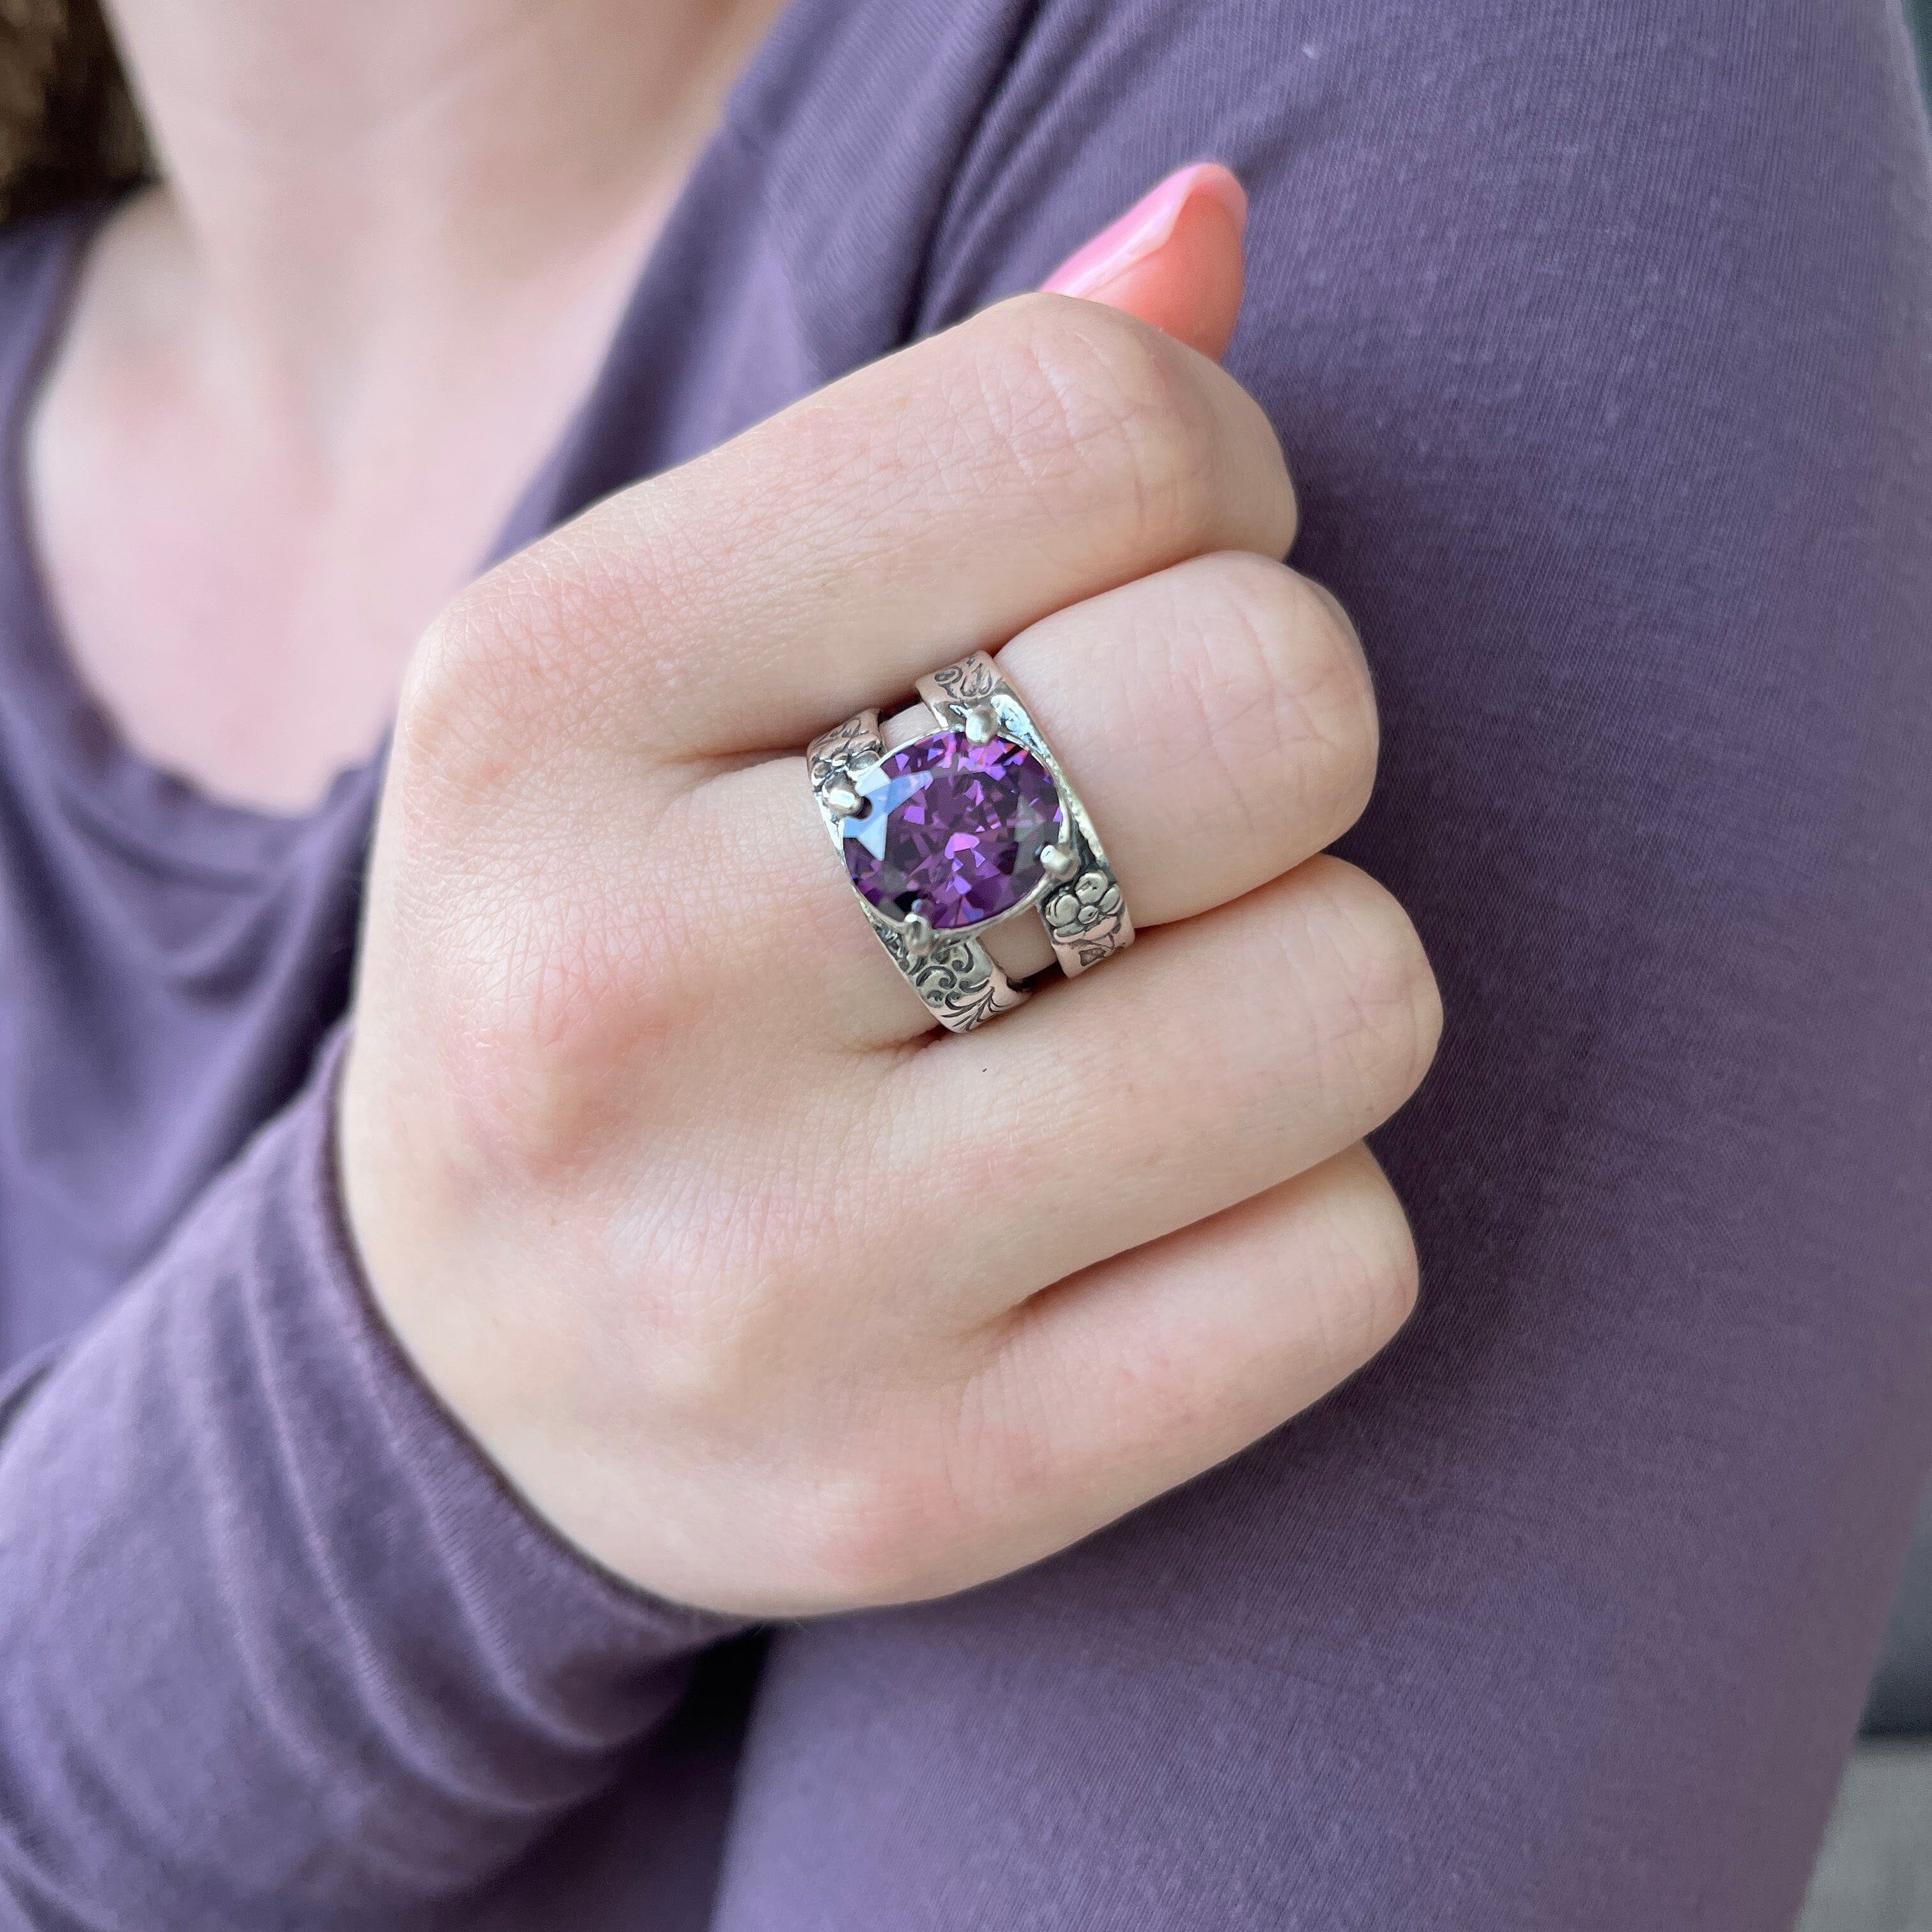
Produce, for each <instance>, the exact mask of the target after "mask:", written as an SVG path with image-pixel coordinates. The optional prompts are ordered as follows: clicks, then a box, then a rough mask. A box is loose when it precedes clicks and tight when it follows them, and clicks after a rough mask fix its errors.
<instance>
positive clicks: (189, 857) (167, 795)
mask: <svg viewBox="0 0 1932 1932" xmlns="http://www.w3.org/2000/svg"><path fill="white" fill-rule="evenodd" d="M811 4H812V0H788V4H787V5H785V6H784V7H781V9H780V11H779V13H778V17H777V18H776V19H775V20H774V21H773V23H772V25H771V26H769V28H767V29H766V35H765V38H764V40H763V43H761V45H760V46H759V48H758V49H757V50H756V51H755V52H754V53H753V55H752V56H751V59H750V61H749V62H748V64H747V65H746V67H745V70H744V71H743V72H742V73H741V74H739V77H738V79H737V80H736V83H734V85H733V87H732V89H730V92H729V93H728V94H727V98H726V101H725V102H724V108H723V111H722V113H721V115H720V118H719V121H718V124H717V125H716V126H715V127H714V128H713V129H712V130H711V132H710V133H709V135H708V136H706V139H705V140H704V142H703V143H702V144H701V145H700V148H699V151H698V152H697V154H696V156H695V157H694V158H693V161H692V164H691V168H690V169H689V171H688V172H687V174H686V175H685V180H684V181H683V183H682V185H681V187H679V191H678V193H677V194H676V196H675V197H673V202H672V204H671V206H670V209H669V210H668V211H667V214H666V217H665V218H664V220H663V222H662V223H661V224H660V225H659V226H658V230H657V232H656V234H655V236H653V237H652V240H651V242H650V243H649V245H647V246H646V249H645V250H644V251H643V259H642V260H641V261H640V263H639V264H638V266H637V270H636V272H635V273H634V275H633V278H632V281H631V288H630V293H629V294H628V296H627V297H626V299H625V302H624V303H623V305H622V308H620V310H619V314H618V318H617V321H616V326H614V328H613V330H612V332H611V334H610V339H609V341H607V343H606V344H605V345H604V353H603V355H602V356H601V358H600V359H599V360H598V364H597V366H596V367H595V369H594V370H593V371H592V376H591V380H590V381H589V383H588V384H587V385H586V388H585V390H584V392H583V395H582V396H581V398H580V399H579V401H578V402H577V405H576V406H575V407H574V409H573V410H571V412H570V413H569V415H568V416H567V417H566V418H565V421H564V423H563V425H562V428H561V429H560V430H559V433H558V434H557V436H556V439H555V440H554V441H553V443H552V445H551V446H550V450H549V452H548V453H547V455H546V456H545V457H544V460H542V461H541V463H539V464H538V466H537V468H536V469H535V472H533V473H532V475H531V476H530V477H529V478H528V480H527V481H526V483H525V484H524V486H523V489H522V490H521V491H520V493H518V495H517V497H516V499H514V502H513V503H512V505H511V508H510V511H509V513H508V515H507V516H506V517H505V519H504V520H503V522H502V524H501V526H499V529H498V530H497V532H496V538H495V540H494V541H493V542H492V543H491V544H490V546H489V547H488V549H487V550H486V551H485V553H484V556H483V557H482V558H481V560H480V562H479V563H478V566H477V571H476V574H481V573H482V572H483V571H485V570H487V569H488V568H490V567H491V566H492V565H493V564H495V563H496V562H499V561H500V560H501V559H502V558H504V557H505V556H508V555H510V554H511V553H512V552H513V551H514V550H517V549H520V548H521V547H523V545H524V544H526V543H529V542H530V541H532V540H533V539H534V538H535V537H537V536H538V535H541V534H542V532H544V530H546V529H549V528H550V527H551V526H553V524H554V523H556V521H557V520H558V519H559V517H560V516H561V515H562V514H563V512H564V511H565V508H567V507H568V506H567V505H566V503H565V500H564V499H565V496H566V494H567V490H566V479H567V478H568V477H570V475H571V474H572V472H573V470H574V466H575V464H576V460H577V456H578V455H579V453H580V451H581V449H583V445H584V443H585V440H586V437H588V436H589V435H590V434H592V433H593V431H594V430H595V427H596V424H597V422H598V413H599V411H598V405H599V403H600V401H601V398H604V395H606V393H607V391H608V389H610V385H611V381H612V378H613V374H614V372H615V371H616V368H617V367H618V365H619V363H620V362H621V360H622V356H623V354H624V350H625V342H626V340H627V338H628V336H629V335H630V334H631V331H632V329H633V328H634V325H635V320H636V317H637V314H638V311H640V308H643V306H644V305H645V304H646V302H647V300H648V299H649V296H650V293H651V291H652V287H653V284H654V281H655V278H654V275H653V273H652V271H653V269H654V268H655V265H656V263H658V260H659V259H660V256H661V252H662V248H663V243H664V238H665V237H666V236H668V235H669V234H670V233H672V232H673V229H675V228H676V226H677V225H678V223H679V220H681V218H682V217H683V215H684V214H685V211H686V205H687V203H688V202H689V201H690V200H691V197H692V196H693V194H694V191H696V190H697V189H698V187H699V184H700V183H701V182H703V181H704V180H705V179H706V177H707V175H708V174H709V169H710V165H711V164H712V163H713V162H714V160H715V159H716V158H717V157H718V155H719V154H720V153H721V150H723V149H724V148H726V147H727V145H738V144H739V142H740V141H741V139H742V135H741V130H740V128H739V124H738V113H739V109H740V107H741V104H742V103H744V102H745V101H748V100H750V99H751V98H754V96H755V95H757V94H758V93H759V92H760V90H761V89H762V87H763V83H764V80H765V77H766V68H767V67H768V65H769V63H770V62H772V61H773V60H774V59H775V58H777V56H778V43H781V42H782V41H784V40H785V39H786V38H787V35H788V34H789V33H790V31H791V30H793V29H794V28H796V26H797V24H798V19H799V16H800V15H801V14H802V13H805V11H807V10H808V7H810V5H811ZM122 199H124V196H123V195H121V194H115V195H113V196H107V197H105V198H104V199H101V200H98V201H95V202H86V203H83V204H81V205H78V206H77V207H74V208H65V209H62V210H60V211H58V212H56V213H55V214H52V215H50V216H47V217H43V220H45V221H46V222H47V223H49V225H51V226H54V228H55V238H54V240H53V242H52V247H51V248H50V249H49V257H48V259H47V260H46V263H44V265H43V266H40V269H39V278H40V279H39V286H38V287H37V289H36V290H35V291H34V296H33V297H32V304H33V308H32V313H31V320H30V321H29V322H28V325H27V326H26V328H25V329H23V330H22V332H21V333H20V335H19V336H18V337H17V338H16V344H15V346H14V347H13V349H12V350H11V352H10V353H0V380H4V381H5V394H4V395H0V496H4V497H5V499H6V500H5V505H4V508H0V590H4V595H5V603H6V608H5V610H4V612H0V653H4V655H6V656H7V657H9V658H11V659H12V660H13V667H14V670H15V675H14V676H11V677H9V678H8V679H6V680H5V682H6V684H7V685H13V686H15V687H17V688H16V690H15V691H12V692H9V691H7V690H5V688H0V705H4V704H5V703H7V701H8V700H10V699H17V700H20V701H21V703H23V706H24V708H25V709H26V712H27V713H28V724H29V726H30V728H31V733H32V736H33V738H34V742H35V745H36V748H37V751H38V753H39V754H40V757H41V759H42V760H43V761H44V763H46V766H47V767H48V769H49V773H50V775H52V778H53V779H54V781H55V783H56V784H58V787H59V789H60V790H61V792H62V794H63V799H64V802H65V805H67V807H68V809H69V810H70V811H72V812H73V813H74V814H75V815H76V816H77V817H79V818H80V819H81V820H83V822H85V823H87V824H89V826H90V827H91V828H92V829H93V830H94V831H95V832H96V833H97V834H98V835H101V836H103V837H104V838H107V839H108V840H110V841H111V842H112V843H113V844H115V845H116V846H117V847H119V848H121V850H124V851H125V852H126V853H128V854H129V855H130V856H133V857H136V858H137V859H139V860H140V861H141V862H144V863H145V864H146V865H149V866H151V867H157V868H166V869H168V870H170V871H176V872H187V873H190V874H193V875H195V876H196V877H200V878H202V879H204V880H216V879H229V880H236V882H238V883H239V882H241V881H242V880H248V879H251V878H254V877H259V876H260V874H262V873H263V872H264V871H268V870H272V869H274V868H277V867H278V865H280V863H281V861H282V860H283V859H284V856H285V855H286V854H287V853H288V852H289V851H290V850H291V849H293V848H294V847H298V846H299V845H301V844H302V843H303V842H304V841H305V839H307V838H308V837H310V836H311V835H313V834H314V833H315V832H317V830H318V829H320V828H322V827H323V826H329V825H332V824H333V823H335V821H336V820H337V819H338V817H339V816H340V815H341V814H343V813H344V812H345V811H353V813H355V814H356V815H358V816H359V817H369V816H371V815H373V813H374V807H375V799H376V794H377V790H378V788H379V786H380V779H381V773H382V769H383V763H384V761H385V760H386V757H387V755H388V750H389V737H388V733H385V734H384V736H383V741H382V742H381V743H380V745H378V746H377V748H376V749H375V751H374V753H373V754H371V756H370V757H368V758H367V759H365V760H362V761H361V762H360V763H354V764H351V765H348V766H345V767H344V768H343V769H341V771H339V772H338V773H337V774H336V775H335V777H334V778H332V780H331V781H329V784H328V785H327V786H326V787H325V788H324V790H323V793H322V795H321V796H320V798H319V799H317V801H316V802H314V804H312V805H309V806H307V807H305V808H300V809H299V810H296V811H287V812H284V811H276V810H275V809H273V808H270V807H268V806H258V805H243V804H237V803H233V802H229V801H227V800H226V799H220V798H217V797H216V796H214V795H213V794H212V793H209V792H208V791H206V790H203V789H202V787H200V786H199V785H198V784H196V783H195V781H193V779H192V778H188V777H187V776H185V775H183V774H181V773H179V772H174V771H171V770H169V769H168V768H167V767H166V766H163V765H161V764H160V763H157V762H156V761H155V760H152V759H151V758H149V757H147V756H146V755H145V754H144V753H142V752H141V751H139V750H137V749H136V747H135V746H134V745H133V743H132V742H130V740H129V739H127V736H126V735H125V734H124V733H123V731H122V730H121V727H120V725H119V724H118V721H116V720H115V718H114V717H113V715H112V713H111V712H110V711H109V710H108V709H107V707H106V706H104V704H103V703H101V701H100V700H99V699H98V697H96V696H95V694H94V692H93V691H92V690H91V689H90V688H89V685H88V684H87V682H86V679H85V678H84V677H83V676H82V674H81V671H80V665H79V663H78V661H77V659H76V658H75V657H74V654H73V652H72V650H71V648H70V647H69V645H68V641H67V639H66V638H65V636H64V635H63V634H62V628H61V626H60V624H59V622H58V619H57V618H56V616H55V611H54V607H53V601H52V597H51V595H49V586H48V583H47V579H46V572H45V569H44V567H43V562H42V558H41V553H40V544H39V540H38V536H37V532H36V531H35V529H34V522H33V511H32V499H31V493H30V491H29V490H28V460H27V437H28V427H29V425H30V423H31V419H32V415H33V411H34V408H35V407H36V406H37V404H38V402H39V401H40V396H41V394H42V392H43V388H44V386H45V384H46V380H47V378H48V376H49V372H50V371H51V369H52V365H53V364H54V362H55V359H57V357H58V354H59V352H60V349H61V347H62V343H63V341H65V336H66V332H67V327H68V322H69V320H70V319H71V315H72V312H73V308H74V302H75V300H76V299H77V295H78V293H79V290H80V281H81V278H82V276H83V273H84V272H85V270H86V263H87V260H88V254H89V248H90V246H91V245H92V242H93V241H94V239H95V237H96V236H98V233H100V230H101V227H102V226H103V225H104V223H105V222H106V221H107V220H108V218H109V217H110V216H111V215H112V214H113V212H114V211H115V208H118V206H119V205H121V201H122ZM7 365H10V367H9V366H7Z"/></svg>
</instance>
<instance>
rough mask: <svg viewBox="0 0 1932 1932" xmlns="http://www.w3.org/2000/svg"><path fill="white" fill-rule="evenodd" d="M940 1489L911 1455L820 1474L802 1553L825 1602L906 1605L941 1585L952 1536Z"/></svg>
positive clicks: (877, 1459)
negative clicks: (937, 1490) (804, 1554)
mask: <svg viewBox="0 0 1932 1932" xmlns="http://www.w3.org/2000/svg"><path fill="white" fill-rule="evenodd" d="M937 1488H938V1486H937V1485H935V1484H934V1483H933V1482H932V1480H931V1479H930V1476H929V1472H928V1471H927V1470H926V1468H925V1466H924V1465H923V1464H922V1463H921V1462H919V1460H918V1459H917V1458H916V1457H913V1456H903V1455H892V1456H890V1457H886V1456H883V1455H882V1456H880V1457H874V1458H870V1459H868V1460H865V1461H864V1462H862V1463H854V1464H852V1465H849V1466H846V1467H844V1468H843V1469H838V1470H836V1471H834V1472H829V1473H826V1474H823V1475H821V1476H820V1479H819V1481H817V1483H816V1484H814V1485H813V1489H812V1493H811V1499H810V1502H809V1505H808V1520H809V1523H810V1526H811V1527H810V1529H809V1530H808V1532H807V1535H808V1550H807V1551H806V1556H807V1558H808V1562H809V1563H810V1565H811V1568H812V1570H813V1571H814V1572H815V1573H816V1574H817V1577H818V1579H819V1580H820V1585H821V1587H822V1589H823V1592H824V1593H825V1595H826V1597H827V1598H829V1600H830V1601H834V1602H836V1603H839V1604H865V1605H880V1604H895V1603H904V1602H908V1601H911V1600H912V1599H913V1598H918V1597H921V1596H926V1595H934V1594H936V1593H937V1592H938V1591H939V1590H941V1589H944V1588H945V1587H947V1584H948V1583H950V1581H951V1580H952V1579H951V1577H950V1574H949V1572H950V1563H949V1558H950V1556H952V1553H953V1545H954V1544H955V1542H956V1539H957V1531H956V1526H954V1524H953V1521H952V1518H951V1514H950V1508H949V1506H948V1504H947V1499H946V1498H945V1497H944V1494H943V1493H935V1490H936V1489H937Z"/></svg>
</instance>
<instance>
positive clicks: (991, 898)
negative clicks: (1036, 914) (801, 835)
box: [839, 731, 1062, 929]
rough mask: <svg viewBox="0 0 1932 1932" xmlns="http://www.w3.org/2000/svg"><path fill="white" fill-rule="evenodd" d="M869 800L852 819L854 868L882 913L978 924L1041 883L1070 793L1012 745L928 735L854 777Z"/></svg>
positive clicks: (959, 734)
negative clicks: (1043, 857)
mask: <svg viewBox="0 0 1932 1932" xmlns="http://www.w3.org/2000/svg"><path fill="white" fill-rule="evenodd" d="M851 782H852V787H853V790H856V792H857V793H859V796H860V797H862V799H864V800H865V805H864V807H863V808H862V810H861V811H860V812H859V815H858V817H856V818H848V819H846V820H844V821H843V822H842V823H841V826H840V828H839V829H840V830H841V832H843V834H844V840H845V869H846V870H847V871H848V872H849V873H850V874H851V875H852V883H853V884H854V885H855V886H857V887H858V888H859V891H861V892H863V893H864V894H865V896H866V898H868V899H870V900H871V902H872V903H873V904H874V905H875V906H877V907H878V908H879V909H880V910H881V911H882V912H885V913H889V914H891V915H892V916H893V917H895V918H896V919H904V918H905V917H906V916H907V915H908V914H909V913H915V912H916V913H924V915H925V916H926V918H928V919H930V920H931V921H932V923H933V924H934V926H937V927H940V928H942V929H945V928H951V927H956V926H977V925H978V924H979V923H980V921H981V920H982V919H992V918H994V917H995V916H997V915H998V914H999V913H1003V912H1007V911H1010V910H1011V909H1012V908H1013V907H1015V906H1016V905H1018V904H1019V902H1020V901H1021V900H1022V899H1023V898H1025V897H1026V896H1027V895H1028V893H1029V892H1031V891H1032V890H1033V889H1034V887H1035V886H1037V885H1038V884H1039V883H1040V847H1042V846H1043V845H1055V844H1058V843H1059V841H1060V835H1061V823H1062V820H1061V805H1060V795H1059V793H1058V792H1056V791H1055V790H1054V787H1053V780H1052V778H1050V777H1049V775H1047V770H1046V766H1044V765H1043V764H1042V763H1040V760H1038V759H1037V758H1036V757H1034V754H1032V753H1031V751H1028V750H1027V749H1026V748H1025V747H1024V746H1023V745H1014V744H1010V743H1009V742H1007V740H1006V739H1003V738H995V739H992V741H991V742H989V743H987V744H984V745H976V744H974V743H973V742H972V741H971V739H968V736H966V734H965V733H964V732H963V731H938V732H935V733H933V735H932V736H931V737H929V738H919V739H914V740H913V742H912V743H911V744H910V745H904V746H902V747H901V748H900V749H899V750H898V751H895V752H893V753H892V755H891V756H890V757H886V758H883V759H882V760H880V762H879V763H877V764H876V765H874V766H871V767H870V768H869V769H867V770H865V771H862V772H853V773H852V774H851Z"/></svg>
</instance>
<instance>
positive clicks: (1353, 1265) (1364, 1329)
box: [1336, 1150, 1422, 1361]
mask: <svg viewBox="0 0 1932 1932" xmlns="http://www.w3.org/2000/svg"><path fill="white" fill-rule="evenodd" d="M1359 1158H1360V1160H1361V1163H1362V1165H1363V1166H1364V1167H1365V1168H1366V1169H1367V1170H1368V1175H1367V1178H1366V1181H1365V1184H1364V1186H1363V1187H1361V1188H1360V1189H1359V1190H1352V1192H1351V1194H1350V1196H1349V1209H1348V1211H1347V1212H1346V1214H1345V1215H1343V1216H1341V1217H1338V1218H1340V1220H1342V1222H1343V1225H1342V1226H1339V1227H1338V1228H1337V1231H1336V1240H1337V1247H1338V1249H1339V1250H1340V1258H1341V1265H1342V1268H1343V1274H1344V1277H1345V1280H1346V1289H1345V1301H1346V1307H1347V1310H1348V1321H1349V1329H1350V1333H1349V1335H1348V1336H1347V1337H1346V1338H1345V1352H1346V1354H1348V1355H1351V1356H1352V1357H1353V1358H1354V1359H1355V1360H1357V1361H1367V1359H1368V1358H1370V1356H1371V1355H1374V1354H1376V1352H1378V1351H1379V1350H1380V1349H1383V1348H1385V1347H1386V1346H1388V1343H1390V1342H1391V1341H1392V1340H1394V1337H1396V1336H1397V1334H1399V1333H1400V1331H1401V1330H1402V1328H1403V1326H1404V1325H1405V1324H1406V1322H1408V1320H1409V1317H1410V1316H1411V1315H1412V1314H1413V1313H1415V1303H1416V1298H1417V1296H1418V1294H1419V1293H1420V1292H1421V1282H1422V1268H1421V1260H1420V1259H1419V1257H1418V1254H1417V1253H1416V1247H1415V1233H1414V1232H1413V1230H1412V1229H1411V1228H1410V1226H1409V1217H1408V1216H1407V1214H1405V1213H1404V1212H1403V1206H1402V1203H1401V1202H1400V1200H1399V1199H1397V1196H1396V1192H1395V1190H1394V1188H1393V1187H1391V1186H1390V1185H1389V1184H1388V1180H1387V1179H1386V1178H1385V1177H1384V1175H1383V1174H1382V1171H1381V1169H1379V1168H1378V1167H1377V1166H1376V1164H1375V1161H1374V1159H1373V1157H1372V1156H1371V1155H1370V1154H1368V1153H1367V1151H1366V1150H1364V1151H1363V1152H1362V1153H1361V1155H1360V1157H1359Z"/></svg>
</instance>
